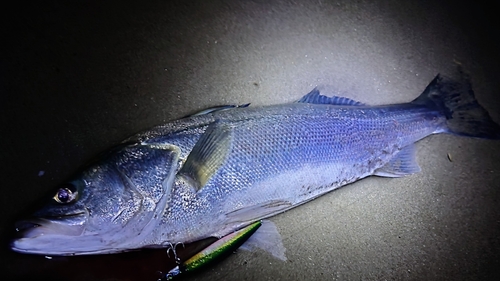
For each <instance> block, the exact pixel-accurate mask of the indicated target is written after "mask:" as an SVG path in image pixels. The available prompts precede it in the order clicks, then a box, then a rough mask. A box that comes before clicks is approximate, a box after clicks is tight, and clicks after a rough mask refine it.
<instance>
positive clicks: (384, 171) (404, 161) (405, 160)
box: [374, 144, 420, 178]
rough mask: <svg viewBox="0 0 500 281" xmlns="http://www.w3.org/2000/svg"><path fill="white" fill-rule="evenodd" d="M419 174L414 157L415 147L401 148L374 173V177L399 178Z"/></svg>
mask: <svg viewBox="0 0 500 281" xmlns="http://www.w3.org/2000/svg"><path fill="white" fill-rule="evenodd" d="M418 172H420V166H418V164H417V161H416V157H415V145H414V144H410V145H408V146H405V147H403V148H402V149H401V150H400V151H399V152H398V153H397V154H396V155H394V157H393V158H392V159H391V160H390V161H389V162H388V163H387V164H385V166H383V167H382V168H380V169H378V170H376V171H375V173H374V175H376V176H380V177H389V178H399V177H404V176H407V175H411V174H415V173H418Z"/></svg>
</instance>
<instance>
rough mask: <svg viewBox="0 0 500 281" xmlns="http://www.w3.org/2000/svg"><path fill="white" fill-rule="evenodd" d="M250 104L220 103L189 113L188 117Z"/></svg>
mask: <svg viewBox="0 0 500 281" xmlns="http://www.w3.org/2000/svg"><path fill="white" fill-rule="evenodd" d="M249 105H250V103H246V104H241V105H232V104H227V105H219V106H214V107H210V108H206V109H203V110H201V111H199V112H196V113H193V114H191V115H188V116H186V117H192V116H199V115H205V114H209V113H214V112H217V111H223V110H228V109H231V108H245V107H248V106H249Z"/></svg>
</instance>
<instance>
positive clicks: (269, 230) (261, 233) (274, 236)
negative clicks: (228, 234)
mask: <svg viewBox="0 0 500 281" xmlns="http://www.w3.org/2000/svg"><path fill="white" fill-rule="evenodd" d="M240 249H242V250H247V251H253V250H255V249H261V250H264V251H265V252H268V253H270V254H271V255H273V257H275V258H277V259H279V260H282V261H286V256H285V251H286V249H285V247H284V246H283V241H282V240H281V235H280V234H279V232H278V228H277V227H276V225H275V224H274V223H272V222H271V221H268V220H264V221H262V226H261V227H260V228H259V229H258V230H257V231H256V232H255V233H254V234H253V235H252V236H251V237H250V238H248V240H247V241H246V242H245V243H244V244H243V245H241V247H240Z"/></svg>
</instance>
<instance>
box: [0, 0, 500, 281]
mask: <svg viewBox="0 0 500 281" xmlns="http://www.w3.org/2000/svg"><path fill="white" fill-rule="evenodd" d="M2 14H3V15H2V16H1V22H0V23H1V30H2V43H1V53H0V113H1V118H0V132H1V134H2V135H1V136H2V137H1V138H0V147H1V150H0V160H1V161H0V171H1V175H2V177H1V178H2V180H3V181H2V183H1V187H0V188H1V189H0V191H1V192H2V196H1V197H0V198H1V199H0V200H1V201H0V208H1V211H2V212H1V216H0V231H1V234H2V239H3V240H2V243H3V244H2V245H3V246H2V247H1V248H0V257H1V263H0V264H1V268H0V272H1V273H0V275H5V276H6V277H7V278H8V279H17V280H19V279H21V280H22V279H25V280H28V279H29V280H41V279H44V278H45V279H48V280H155V278H156V277H157V271H158V270H160V271H165V270H167V269H169V267H170V265H168V264H167V260H168V259H167V257H166V254H165V252H164V251H142V252H136V253H130V254H122V255H109V256H93V257H63V258H53V259H47V258H44V257H43V256H32V255H21V254H17V253H13V252H11V251H10V250H9V249H8V247H7V245H8V237H9V236H10V235H11V234H12V232H13V222H14V220H15V219H16V218H18V217H19V216H20V215H21V214H22V213H23V212H24V211H25V210H26V207H28V206H30V205H32V204H33V203H34V202H35V201H36V200H37V198H40V197H41V196H42V195H44V194H45V193H47V192H48V191H50V190H52V189H53V187H54V186H56V185H57V184H58V183H60V182H62V181H63V180H65V179H66V178H67V177H69V176H70V175H71V174H72V173H73V172H74V171H75V170H77V169H78V167H79V166H81V165H82V164H83V163H85V162H86V161H88V160H90V159H92V157H93V156H95V155H96V154H98V153H99V152H101V151H103V150H105V149H106V148H108V147H110V146H111V145H113V144H116V143H118V142H120V141H121V140H123V139H124V138H126V137H128V136H130V135H132V134H134V133H136V132H138V131H141V130H144V129H147V128H149V127H152V126H154V125H158V124H162V123H164V122H167V121H169V120H173V119H176V118H180V117H182V116H185V115H186V114H189V113H193V112H196V111H197V110H201V109H203V108H206V107H209V106H214V105H221V104H244V103H248V102H250V103H252V104H253V105H264V104H276V103H283V102H290V101H294V100H296V99H298V98H299V97H301V96H302V95H303V94H305V93H307V92H309V91H310V90H311V89H312V88H314V87H315V86H316V85H328V86H329V87H330V89H333V91H335V92H338V93H341V94H342V95H345V96H347V97H350V98H353V99H356V100H359V101H362V102H366V103H369V104H384V103H396V102H406V101H410V100H412V99H413V98H415V97H416V96H417V95H418V94H420V92H421V91H422V90H423V89H424V88H425V86H426V85H427V83H428V82H430V80H431V79H432V78H433V77H434V76H435V75H436V74H437V73H438V72H441V73H444V74H447V73H452V72H453V70H454V69H455V67H456V64H461V65H462V67H463V69H464V70H465V71H467V72H469V73H470V75H471V79H472V82H473V85H474V89H475V92H476V96H477V98H478V100H479V102H480V103H481V104H483V105H484V106H485V107H486V109H487V110H488V111H489V112H490V114H491V116H492V118H493V119H494V120H495V121H497V122H500V110H499V108H500V100H499V98H498V95H497V93H498V89H499V86H500V85H499V84H500V79H499V78H500V76H499V72H500V71H499V68H498V65H499V62H500V60H499V52H498V50H499V47H500V46H499V43H498V38H500V37H499V35H500V34H499V31H498V26H499V20H498V9H497V8H496V7H495V6H494V5H493V4H491V5H489V4H486V3H472V2H471V1H469V2H464V3H462V2H457V1H305V0H304V1H301V0H298V1H288V0H283V1H261V0H254V1H229V0H227V1H50V0H49V1H32V2H18V3H16V4H14V6H12V5H11V6H10V7H8V6H4V7H3V8H2ZM417 147H418V160H419V163H420V165H421V167H422V173H420V174H417V175H413V176H410V177H406V178H402V179H384V178H375V177H374V178H368V179H365V180H362V181H360V182H357V183H355V184H352V185H350V186H348V187H345V188H342V189H340V190H338V191H336V192H333V193H331V194H328V195H326V196H323V197H322V198H319V199H317V200H315V201H313V202H311V203H308V204H306V205H304V206H301V207H299V208H296V209H294V210H292V211H289V212H287V213H285V214H282V215H279V216H277V217H275V218H273V219H272V220H273V221H274V222H275V223H276V224H277V226H278V227H279V229H280V232H281V234H282V237H283V242H284V245H285V247H286V248H287V257H288V261H287V262H281V261H278V260H274V259H273V258H272V257H271V256H270V255H268V254H267V253H264V252H243V251H238V253H237V254H236V255H232V256H231V257H230V258H229V259H227V260H225V261H224V262H222V263H221V264H218V265H217V266H215V267H213V268H211V269H209V270H207V271H206V272H203V273H202V274H201V275H197V276H193V277H192V278H193V280H195V279H203V278H206V279H207V280H256V279H259V280H273V281H274V280H299V279H310V280H314V279H316V280H321V279H329V280H332V279H333V280H403V279H405V280H500V269H499V266H500V260H499V259H500V253H499V250H500V239H499V237H500V207H499V206H500V205H499V199H500V194H499V189H498V188H499V186H500V184H499V183H500V167H499V165H498V164H499V163H500V143H499V142H498V141H496V142H495V141H487V140H477V139H467V138H460V137H455V136H448V135H440V136H432V137H429V138H427V139H425V140H423V141H421V142H420V143H419V144H418V145H417ZM448 154H450V156H451V158H452V161H449V160H448V156H447V155H448Z"/></svg>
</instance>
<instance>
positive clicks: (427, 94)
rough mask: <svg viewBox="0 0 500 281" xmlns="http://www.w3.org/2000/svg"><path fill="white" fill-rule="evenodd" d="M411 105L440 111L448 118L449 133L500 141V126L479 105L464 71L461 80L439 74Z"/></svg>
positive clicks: (461, 73)
mask: <svg viewBox="0 0 500 281" xmlns="http://www.w3.org/2000/svg"><path fill="white" fill-rule="evenodd" d="M412 103H414V104H420V105H425V106H427V107H429V108H433V109H436V110H439V111H441V112H442V113H443V114H444V115H445V116H446V125H447V127H448V128H447V129H448V130H447V132H449V133H452V134H456V135H462V136H469V137H476V138H485V139H500V126H499V125H498V124H496V123H495V122H494V121H493V120H492V119H491V117H490V115H489V114H488V112H487V111H486V109H484V108H483V107H482V106H481V105H480V104H479V103H478V102H477V100H476V98H475V97H474V91H472V86H471V83H470V80H469V78H468V76H467V75H465V74H464V73H463V72H462V71H460V79H458V80H454V79H451V78H448V77H445V76H441V75H439V74H438V75H437V76H436V77H435V78H434V80H432V82H431V83H430V84H429V85H428V86H427V88H425V91H424V92H423V93H422V94H421V95H420V96H419V97H418V98H416V99H415V100H413V101H412Z"/></svg>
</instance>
